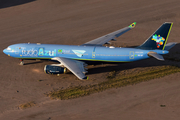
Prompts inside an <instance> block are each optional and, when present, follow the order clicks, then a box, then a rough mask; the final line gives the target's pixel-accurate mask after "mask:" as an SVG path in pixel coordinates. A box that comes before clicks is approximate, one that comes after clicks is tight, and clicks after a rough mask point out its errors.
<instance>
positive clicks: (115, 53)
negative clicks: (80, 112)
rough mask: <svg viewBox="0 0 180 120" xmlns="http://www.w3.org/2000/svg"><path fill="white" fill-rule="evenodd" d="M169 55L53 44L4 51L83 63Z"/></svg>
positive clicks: (18, 46) (137, 50)
mask: <svg viewBox="0 0 180 120" xmlns="http://www.w3.org/2000/svg"><path fill="white" fill-rule="evenodd" d="M150 51H153V52H157V53H158V54H167V53H168V51H165V50H142V49H136V48H114V47H112V48H111V47H104V46H103V47H101V46H75V45H53V44H29V43H22V44H14V45H11V46H9V47H8V48H6V49H4V51H3V52H4V53H5V54H7V55H8V56H11V57H15V58H19V59H51V58H54V57H64V58H70V59H75V60H82V61H87V62H88V61H94V62H95V61H96V62H132V61H137V60H142V59H146V58H149V56H148V55H147V53H148V52H150Z"/></svg>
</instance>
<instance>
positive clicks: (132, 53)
mask: <svg viewBox="0 0 180 120" xmlns="http://www.w3.org/2000/svg"><path fill="white" fill-rule="evenodd" d="M129 59H134V51H130V52H129Z"/></svg>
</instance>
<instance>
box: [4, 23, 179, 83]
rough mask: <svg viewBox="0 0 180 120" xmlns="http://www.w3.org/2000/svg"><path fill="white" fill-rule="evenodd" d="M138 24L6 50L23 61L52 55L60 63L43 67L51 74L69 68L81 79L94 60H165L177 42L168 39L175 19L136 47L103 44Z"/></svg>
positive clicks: (5, 51)
mask: <svg viewBox="0 0 180 120" xmlns="http://www.w3.org/2000/svg"><path fill="white" fill-rule="evenodd" d="M135 25H136V22H134V23H132V24H131V25H129V26H128V27H125V28H123V29H120V30H117V31H115V32H112V33H109V34H107V35H104V36H102V37H99V38H97V39H94V40H92V41H89V42H86V43H84V44H82V45H57V44H40V43H36V44H34V43H20V44H14V45H10V46H8V47H7V48H6V49H4V50H3V52H4V53H5V54H7V55H8V56H11V57H14V58H18V59H20V61H21V63H20V64H21V65H23V64H24V62H23V60H25V59H50V60H53V61H58V62H59V64H51V65H46V66H45V67H44V71H45V72H46V73H48V74H61V73H64V72H66V69H68V70H69V71H71V72H72V73H73V74H74V75H75V76H77V77H78V78H79V79H81V80H83V79H88V77H87V76H86V75H85V73H87V69H86V66H87V65H88V64H95V63H120V62H133V61H137V60H142V59H147V58H150V57H154V58H156V59H158V60H164V58H163V56H162V55H163V54H167V53H169V51H168V50H169V49H171V48H172V47H173V46H174V45H175V44H176V43H169V44H166V43H167V39H168V36H169V34H170V31H171V28H172V25H173V23H168V22H166V23H164V24H162V25H161V26H160V27H159V29H157V30H156V31H155V32H154V33H153V34H152V35H151V36H150V37H149V38H148V39H147V40H146V41H145V42H144V43H143V44H142V45H140V46H138V47H135V48H122V47H113V46H110V47H107V46H104V44H107V43H109V41H111V40H113V41H115V38H117V37H119V36H120V35H122V34H124V33H125V32H127V31H129V30H131V29H132V28H134V27H135Z"/></svg>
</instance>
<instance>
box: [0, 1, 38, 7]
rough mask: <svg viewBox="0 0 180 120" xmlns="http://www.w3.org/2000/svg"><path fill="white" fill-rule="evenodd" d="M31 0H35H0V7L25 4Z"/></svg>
mask: <svg viewBox="0 0 180 120" xmlns="http://www.w3.org/2000/svg"><path fill="white" fill-rule="evenodd" d="M33 1H36V0H0V9H2V8H7V7H12V6H17V5H21V4H25V3H29V2H33Z"/></svg>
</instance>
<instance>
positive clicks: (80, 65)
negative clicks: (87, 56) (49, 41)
mask: <svg viewBox="0 0 180 120" xmlns="http://www.w3.org/2000/svg"><path fill="white" fill-rule="evenodd" d="M52 60H57V61H59V62H60V63H61V65H63V66H64V67H66V68H67V69H69V70H70V71H71V72H72V73H73V74H74V75H76V76H77V77H78V78H79V79H81V80H82V79H88V78H87V77H86V76H85V74H84V73H86V72H87V71H86V70H85V69H84V67H85V65H86V64H85V63H84V62H81V61H77V60H72V59H68V58H63V57H54V58H52Z"/></svg>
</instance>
